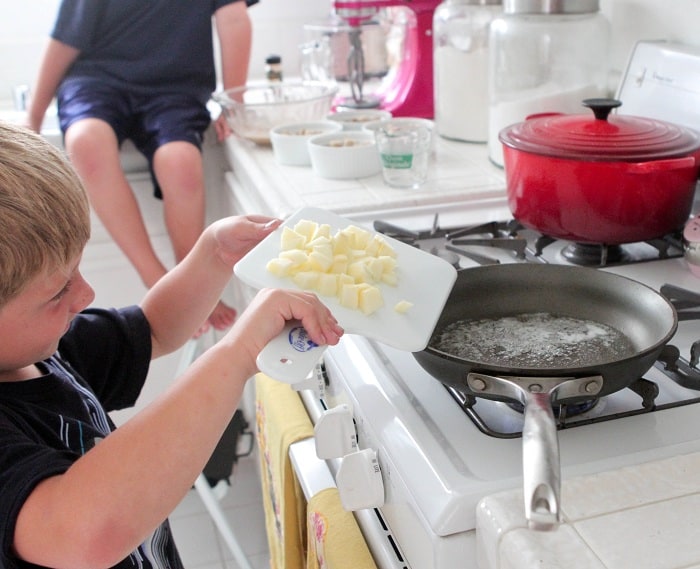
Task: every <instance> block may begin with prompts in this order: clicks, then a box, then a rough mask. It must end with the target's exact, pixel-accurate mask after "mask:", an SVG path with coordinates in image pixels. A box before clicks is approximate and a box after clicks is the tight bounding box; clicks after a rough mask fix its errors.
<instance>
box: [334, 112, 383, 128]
mask: <svg viewBox="0 0 700 569" xmlns="http://www.w3.org/2000/svg"><path fill="white" fill-rule="evenodd" d="M391 116H392V115H391V113H390V112H389V111H383V110H381V109H357V110H352V111H339V112H337V113H331V114H330V115H327V116H326V118H327V119H328V120H331V121H338V122H339V123H340V124H342V125H343V129H344V130H362V126H363V125H365V124H367V123H368V122H372V121H377V120H382V119H384V120H386V119H390V118H391Z"/></svg>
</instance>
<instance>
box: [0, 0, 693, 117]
mask: <svg viewBox="0 0 700 569" xmlns="http://www.w3.org/2000/svg"><path fill="white" fill-rule="evenodd" d="M330 1H331V0H261V1H260V3H259V4H258V5H256V6H254V7H252V8H251V9H250V15H251V17H252V19H253V24H254V39H253V53H252V56H251V67H250V76H251V78H253V79H255V78H259V77H261V75H262V73H263V69H264V61H265V57H266V56H267V55H269V54H271V53H277V54H279V55H281V56H282V58H283V67H284V70H285V73H286V74H287V75H288V76H292V75H296V74H298V72H299V63H298V62H299V57H298V46H299V44H300V43H301V42H302V41H303V39H304V36H303V26H304V24H305V23H308V22H314V21H318V20H320V19H323V18H324V17H325V16H326V15H327V14H328V13H329V11H330ZM58 3H59V0H23V1H18V2H17V1H15V2H9V1H5V2H2V3H0V107H2V106H10V105H11V104H12V90H13V87H14V86H16V85H21V84H31V83H32V81H33V79H34V76H35V74H36V71H37V66H38V62H39V59H40V56H41V52H42V49H43V45H44V42H45V39H46V35H47V33H48V31H49V30H50V28H51V26H52V24H53V19H54V15H55V12H56V8H57V6H58ZM601 7H602V11H603V13H604V14H605V15H606V16H607V17H608V18H609V19H610V21H611V23H612V28H613V48H612V50H611V61H612V64H613V68H614V69H616V70H618V71H619V70H621V69H623V68H624V65H625V62H626V60H627V57H628V55H629V53H630V51H631V49H632V46H633V45H634V43H635V41H637V40H639V39H667V40H674V41H680V42H685V43H689V44H694V45H700V34H698V33H697V25H698V22H700V1H698V0H671V1H669V2H661V1H659V0H601Z"/></svg>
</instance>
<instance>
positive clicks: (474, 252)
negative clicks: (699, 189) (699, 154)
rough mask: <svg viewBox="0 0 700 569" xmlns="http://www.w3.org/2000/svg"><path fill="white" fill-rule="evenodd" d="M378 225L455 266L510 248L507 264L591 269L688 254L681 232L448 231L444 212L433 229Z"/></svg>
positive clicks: (488, 260) (491, 258)
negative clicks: (646, 236)
mask: <svg viewBox="0 0 700 569" xmlns="http://www.w3.org/2000/svg"><path fill="white" fill-rule="evenodd" d="M374 229H375V230H376V231H379V232H380V233H384V234H385V235H388V236H390V237H393V238H395V239H398V240H400V241H403V242H405V243H409V244H411V245H413V246H414V247H418V248H421V249H425V250H427V251H431V252H432V253H433V254H436V255H440V256H442V257H444V258H446V259H447V260H448V261H449V262H450V263H452V264H454V265H455V266H458V264H459V258H460V257H464V258H467V259H471V260H472V261H474V262H475V263H477V264H479V265H493V264H498V263H501V262H502V260H501V259H499V258H498V257H499V256H500V255H499V253H500V252H505V253H506V254H507V257H508V258H509V259H511V261H507V259H506V262H512V261H515V262H523V261H524V262H531V263H552V262H554V263H557V262H558V263H567V262H568V263H571V264H574V265H582V266H589V267H613V266H618V265H628V264H632V263H640V262H645V261H655V260H660V259H671V258H676V257H682V256H683V253H684V251H683V239H682V237H681V235H680V234H670V235H665V236H663V237H660V238H658V239H652V240H650V241H642V242H638V243H623V244H619V245H618V244H616V245H605V244H595V243H575V242H570V241H565V240H560V239H555V238H553V237H549V236H548V235H541V234H539V233H537V232H535V231H534V230H531V229H528V228H526V227H524V226H523V225H522V224H520V222H519V221H518V220H517V219H510V220H507V221H492V222H487V223H483V224H478V225H470V226H462V227H451V228H449V229H444V228H442V227H440V225H439V220H438V214H435V216H434V218H433V224H432V227H430V228H428V229H423V230H418V231H416V230H411V229H405V228H403V227H400V226H397V225H393V224H391V223H387V222H385V221H381V220H377V221H375V222H374ZM489 249H492V250H493V254H491V253H489V252H488V250H489ZM549 251H554V253H550V252H549ZM557 252H558V254H557ZM455 255H457V257H455Z"/></svg>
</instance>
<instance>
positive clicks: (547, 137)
mask: <svg viewBox="0 0 700 569" xmlns="http://www.w3.org/2000/svg"><path fill="white" fill-rule="evenodd" d="M583 104H584V106H587V107H589V108H591V109H592V110H593V112H594V114H595V116H594V115H567V114H559V113H544V114H541V115H534V116H531V117H528V118H527V119H526V120H525V121H523V122H520V123H516V124H514V125H511V126H509V127H506V128H504V129H503V130H501V132H500V133H499V136H498V138H499V139H500V141H501V142H502V143H503V144H505V145H506V146H509V147H511V148H515V149H517V150H522V151H524V152H530V153H533V154H540V155H545V156H554V157H558V158H566V159H583V160H591V161H606V162H610V161H618V162H619V161H623V162H641V161H645V160H658V159H660V158H673V157H679V156H686V155H688V154H690V153H692V152H695V151H696V150H698V149H699V148H700V136H699V135H698V133H696V132H694V131H692V130H689V129H686V128H684V127H682V126H679V125H676V124H673V123H667V122H664V121H660V120H656V119H651V118H645V117H635V116H629V115H618V114H616V115H610V116H609V113H610V111H612V109H613V108H615V107H619V106H620V105H621V104H622V103H621V102H620V101H616V100H615V99H586V100H585V101H583Z"/></svg>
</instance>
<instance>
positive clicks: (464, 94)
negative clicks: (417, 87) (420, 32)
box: [433, 0, 501, 142]
mask: <svg viewBox="0 0 700 569" xmlns="http://www.w3.org/2000/svg"><path fill="white" fill-rule="evenodd" d="M500 14H501V0H445V1H444V2H443V3H442V4H440V5H439V6H438V7H437V9H436V10H435V14H434V16H433V69H434V82H433V83H434V89H435V125H436V129H437V132H438V133H439V134H440V136H443V137H445V138H452V139H456V140H464V141H468V142H486V140H487V137H488V106H489V98H488V66H489V55H488V41H489V25H490V24H491V21H492V20H493V19H494V18H496V17H497V16H499V15H500Z"/></svg>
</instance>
